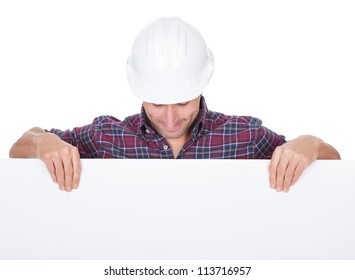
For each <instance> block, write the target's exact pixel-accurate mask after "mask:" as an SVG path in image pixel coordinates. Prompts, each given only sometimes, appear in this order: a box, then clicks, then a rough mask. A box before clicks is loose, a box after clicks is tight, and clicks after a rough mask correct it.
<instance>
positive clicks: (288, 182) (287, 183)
mask: <svg viewBox="0 0 355 280" xmlns="http://www.w3.org/2000/svg"><path fill="white" fill-rule="evenodd" d="M298 166H299V162H293V161H290V162H289V163H288V165H287V169H286V170H285V176H284V182H283V186H282V191H284V192H288V191H289V190H290V187H291V186H292V182H293V180H294V176H295V172H296V170H297V168H298Z"/></svg>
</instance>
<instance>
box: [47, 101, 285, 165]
mask: <svg viewBox="0 0 355 280" xmlns="http://www.w3.org/2000/svg"><path fill="white" fill-rule="evenodd" d="M198 118H199V120H198V121H197V122H196V124H195V125H194V127H193V129H192V132H191V136H190V139H189V140H188V141H187V142H186V143H185V145H184V146H183V148H182V149H181V151H180V152H179V154H178V156H177V158H179V159H270V158H271V156H272V153H273V151H274V150H275V148H276V147H277V146H280V145H282V144H284V143H285V138H284V136H281V135H278V134H276V133H275V132H273V131H271V130H269V129H267V128H266V127H264V126H262V125H261V120H259V119H258V118H253V117H248V116H227V115H224V114H221V113H217V112H213V111H209V110H208V109H207V105H206V103H205V100H204V98H203V97H201V105H200V114H199V117H198ZM49 132H52V133H55V134H56V135H58V136H59V137H60V138H61V139H62V140H64V141H66V142H68V143H70V144H72V145H74V146H76V147H77V148H78V149H79V152H80V156H81V157H82V158H140V159H142V158H151V159H153V158H154V159H172V158H174V156H173V152H172V149H171V148H170V146H169V144H168V142H167V141H166V139H165V138H164V137H163V136H161V135H159V134H157V133H156V132H155V131H154V129H152V128H151V127H149V122H148V121H147V116H146V113H145V111H144V108H143V106H142V109H141V113H140V114H136V115H133V116H129V117H127V118H126V119H124V120H123V121H120V120H118V119H116V118H114V117H112V116H101V117H98V118H95V119H94V121H93V123H92V124H89V125H86V126H83V127H76V128H74V129H73V130H66V131H61V130H58V129H51V130H50V131H49Z"/></svg>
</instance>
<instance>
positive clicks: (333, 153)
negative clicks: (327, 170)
mask: <svg viewBox="0 0 355 280" xmlns="http://www.w3.org/2000/svg"><path fill="white" fill-rule="evenodd" d="M321 142H322V143H321V145H320V148H319V153H318V159H341V157H340V154H339V152H338V151H337V150H336V149H335V148H334V147H333V146H332V145H330V144H328V143H325V142H324V141H322V140H321Z"/></svg>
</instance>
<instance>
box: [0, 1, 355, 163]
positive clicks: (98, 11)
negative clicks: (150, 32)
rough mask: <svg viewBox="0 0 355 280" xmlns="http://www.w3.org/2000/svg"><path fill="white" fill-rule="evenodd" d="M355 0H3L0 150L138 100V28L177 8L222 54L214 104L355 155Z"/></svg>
mask: <svg viewBox="0 0 355 280" xmlns="http://www.w3.org/2000/svg"><path fill="white" fill-rule="evenodd" d="M354 6H355V4H353V2H352V1H313V0H307V1H302V0H301V1H222V0H221V1H206V0H205V1H193V0H188V1H185V0H179V1H143V0H130V1H77V0H70V1H65V0H62V1H15V0H14V1H1V2H0V96H1V97H0V98H1V100H0V122H1V123H0V125H1V138H0V158H7V157H8V150H9V149H10V147H11V145H12V143H13V142H14V141H15V140H16V139H17V138H18V137H20V136H21V134H22V133H23V132H24V131H26V130H28V129H29V128H31V127H33V126H40V127H43V128H52V127H56V128H61V129H66V128H73V127H74V126H81V125H85V124H88V123H90V122H91V121H92V119H93V118H94V117H96V116H98V115H102V114H111V115H114V116H116V117H118V118H121V119H123V118H124V117H126V116H127V115H130V114H134V113H137V112H139V110H140V104H141V103H140V101H139V100H137V99H136V98H135V97H133V95H132V94H131V93H130V90H129V88H128V84H127V80H126V73H125V65H126V60H127V57H128V55H129V53H130V48H131V45H132V43H133V40H134V38H135V36H136V35H137V33H138V32H139V31H140V30H141V29H142V28H143V27H144V26H145V25H147V24H148V23H150V22H151V21H153V20H155V19H156V18H157V17H159V16H179V17H181V18H182V19H184V20H186V21H188V22H190V23H191V24H192V25H194V26H195V27H196V28H197V29H199V30H200V31H201V33H202V34H203V35H204V37H205V39H206V41H207V44H208V46H209V48H210V49H211V50H212V52H213V53H214V56H215V72H214V75H213V77H212V79H211V82H210V84H209V86H208V87H207V89H206V91H205V96H206V97H207V102H208V106H209V108H210V109H212V110H215V111H222V112H224V113H227V114H237V115H253V116H256V117H259V118H261V119H262V120H263V121H264V125H265V126H267V127H269V128H270V129H272V130H274V131H276V132H278V133H280V134H283V135H285V136H286V137H287V139H292V138H294V137H297V136H298V135H300V134H314V135H317V136H319V137H321V138H323V139H324V140H325V141H326V142H329V143H331V144H332V145H333V146H335V147H336V148H337V149H338V150H339V152H340V153H341V155H342V157H343V158H344V159H355V151H354V149H353V148H352V142H353V141H354V136H355V132H354V128H353V123H352V121H353V120H354V115H355V114H354V112H353V105H352V102H351V101H350V99H351V98H352V95H353V93H354V92H355V85H354V74H355V66H354V65H355V54H354V49H355V36H354V34H355V32H354V31H355V30H354V29H355V17H354V14H355V7H354Z"/></svg>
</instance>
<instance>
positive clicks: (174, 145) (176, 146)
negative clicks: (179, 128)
mask: <svg viewBox="0 0 355 280" xmlns="http://www.w3.org/2000/svg"><path fill="white" fill-rule="evenodd" d="M186 141H187V136H186V135H184V136H182V137H180V138H178V139H167V142H168V143H169V145H170V147H171V149H172V150H173V155H174V158H176V157H177V156H178V154H179V152H180V151H181V149H182V147H183V146H184V144H185V143H186Z"/></svg>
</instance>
